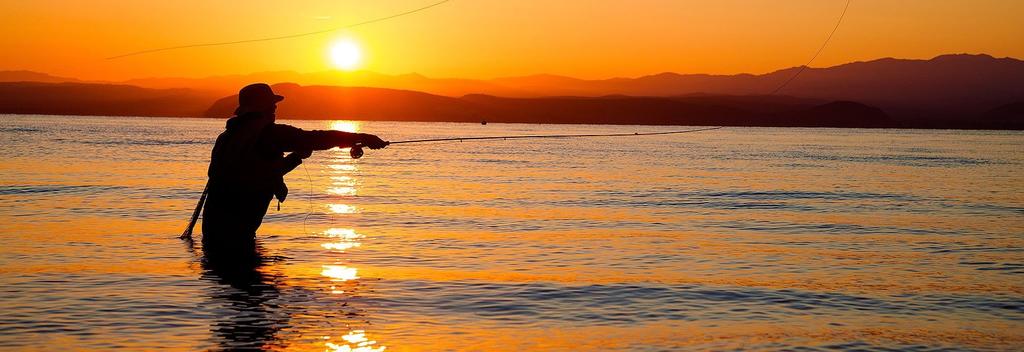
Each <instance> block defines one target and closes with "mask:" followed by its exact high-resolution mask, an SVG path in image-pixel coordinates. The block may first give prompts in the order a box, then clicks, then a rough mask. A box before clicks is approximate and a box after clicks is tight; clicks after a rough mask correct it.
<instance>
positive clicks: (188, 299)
mask: <svg viewBox="0 0 1024 352" xmlns="http://www.w3.org/2000/svg"><path fill="white" fill-rule="evenodd" d="M223 123H224V122H223V120H204V119H154V118H101V117H54V116H19V115H0V143H2V146H3V148H0V205H2V206H0V348H2V349H37V350H67V349H110V348H126V349H132V350H141V349H167V350H196V349H233V348H245V347H262V348H267V349H289V350H318V351H323V350H327V351H350V350H355V351H381V350H387V351H419V350H424V351H442V350H477V351H506V350H566V351H569V350H630V351H661V350H722V349H745V350H808V351H809V350H851V351H852V350H922V351H923V350H1021V349H1024V194H1022V190H1024V174H1022V171H1024V167H1022V166H1024V134H1022V133H1020V132H994V131H926V130H854V129H797V128H787V129H776V128H726V129H721V130H716V131H707V132H699V133H691V134H683V135H669V136H652V137H627V138H617V139H616V138H592V139H572V140H530V141H496V142H472V143H471V142H461V143H460V142H455V143H440V144H420V145H404V146H399V145H395V146H392V147H389V148H387V149H385V150H380V151H367V155H366V156H365V157H364V158H363V159H360V160H352V159H350V158H349V157H348V153H347V151H344V150H329V151H324V152H319V153H317V154H315V155H314V156H313V157H312V158H310V159H308V160H307V161H306V163H305V164H304V166H302V167H300V168H299V169H296V170H295V171H294V172H292V173H291V174H289V175H288V176H287V177H286V180H287V181H288V184H289V187H290V188H291V192H292V193H291V195H290V197H289V198H288V200H287V201H286V202H285V203H283V204H282V206H281V210H280V211H278V210H277V209H276V206H272V209H271V210H270V211H269V213H268V216H267V219H266V221H265V222H264V225H263V227H262V228H261V229H260V233H259V237H260V243H261V247H262V250H261V254H262V256H263V257H264V258H265V259H266V260H265V264H264V265H262V266H260V267H259V268H258V270H256V271H255V272H251V273H248V275H241V276H232V275H224V274H222V273H218V272H215V271H211V270H208V268H207V266H206V265H204V261H203V260H202V251H201V249H200V248H198V247H199V244H198V243H197V244H196V245H195V247H191V246H189V245H187V243H184V242H182V241H181V240H179V239H177V235H178V234H179V233H181V231H182V229H183V227H184V225H185V223H186V221H187V219H188V217H189V215H190V214H191V212H192V208H193V207H194V206H195V202H196V199H197V198H198V196H199V194H200V193H201V191H202V188H203V184H204V183H205V170H206V164H207V162H208V160H209V152H210V148H211V147H212V143H213V141H214V139H215V138H216V136H217V134H218V133H219V132H220V131H221V130H222V129H223ZM284 123H291V124H294V125H297V126H300V127H303V128H309V129H317V128H318V129H327V128H334V129H343V130H358V131H362V132H370V133H376V134H380V135H381V136H383V137H385V139H389V140H392V141H395V140H404V139H414V138H433V137H447V136H482V135H505V134H551V133H610V132H623V131H625V132H634V131H639V132H646V131H665V130H672V129H679V128H681V127H652V126H559V125H529V124H489V125H486V126H483V125H473V124H449V123H399V122H347V121H284ZM197 235H198V234H197Z"/></svg>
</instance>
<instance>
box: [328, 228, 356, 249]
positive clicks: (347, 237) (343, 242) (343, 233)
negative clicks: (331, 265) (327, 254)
mask: <svg viewBox="0 0 1024 352" xmlns="http://www.w3.org/2000/svg"><path fill="white" fill-rule="evenodd" d="M324 235H326V236H327V237H331V238H337V239H338V242H327V243H323V244H321V245H320V246H321V247H324V248H326V249H331V250H337V251H344V250H346V249H350V248H355V247H359V246H360V245H361V244H360V243H359V241H358V240H359V239H360V238H363V235H360V234H358V233H356V231H355V230H352V229H339V228H331V229H327V231H324Z"/></svg>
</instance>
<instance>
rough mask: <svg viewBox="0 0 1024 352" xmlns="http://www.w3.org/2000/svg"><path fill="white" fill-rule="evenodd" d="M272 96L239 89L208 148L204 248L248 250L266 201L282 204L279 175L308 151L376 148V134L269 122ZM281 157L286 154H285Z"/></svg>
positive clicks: (256, 87) (264, 88)
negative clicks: (232, 111) (232, 109)
mask: <svg viewBox="0 0 1024 352" xmlns="http://www.w3.org/2000/svg"><path fill="white" fill-rule="evenodd" d="M282 99H284V97H282V96H279V95H275V94H274V93H273V91H272V90H271V89H270V86H268V85H266V84H262V83H258V84H252V85H249V86H246V87H245V88H242V90H241V91H240V92H239V95H238V101H239V107H238V109H237V110H236V111H235V116H234V117H232V118H230V119H228V122H227V126H226V129H225V131H224V132H223V133H221V135H220V136H219V137H217V142H216V144H215V145H214V147H213V152H212V153H211V158H210V168H209V171H208V175H209V178H210V183H209V186H208V194H207V199H206V205H205V207H204V209H203V248H204V250H216V249H230V250H231V251H235V250H239V249H241V250H249V249H250V248H251V247H252V246H254V245H255V236H256V230H257V229H258V228H259V226H260V224H261V223H262V222H263V216H264V215H266V212H267V208H268V207H269V205H270V202H271V200H272V199H273V198H274V197H275V196H276V197H277V198H278V201H284V200H285V197H286V196H287V194H288V189H287V187H286V186H285V184H284V175H285V174H287V173H288V172H290V171H292V170H294V169H295V168H296V167H297V166H298V165H299V164H301V163H302V159H305V158H306V157H309V155H310V153H311V151H313V150H325V149H330V148H333V147H341V148H345V147H351V146H355V145H360V146H366V147H369V148H372V149H379V148H383V147H385V146H387V142H385V141H383V140H381V139H380V138H378V137H377V136H374V135H370V134H362V133H348V132H341V131H305V130H302V129H299V128H296V127H292V126H288V125H281V124H276V123H274V119H275V115H274V113H275V112H276V108H277V105H276V104H277V102H279V101H281V100H282ZM284 153H290V154H288V155H287V156H285V155H284Z"/></svg>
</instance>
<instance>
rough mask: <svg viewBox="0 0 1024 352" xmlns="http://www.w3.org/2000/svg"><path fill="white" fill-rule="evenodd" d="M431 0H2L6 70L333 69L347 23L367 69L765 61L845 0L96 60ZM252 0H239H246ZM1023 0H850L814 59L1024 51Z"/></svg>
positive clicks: (471, 1)
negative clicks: (334, 47) (334, 50)
mask: <svg viewBox="0 0 1024 352" xmlns="http://www.w3.org/2000/svg"><path fill="white" fill-rule="evenodd" d="M435 1H436V0H393V1H386V2H385V1H379V2H378V1H354V0H343V1H338V0H304V1H292V2H285V1H280V0H275V1H267V0H248V1H245V2H241V1H237V2H230V3H229V2H227V1H199V0H178V1H161V2H156V1H128V0H96V1H79V0H33V1H23V0H2V7H0V8H2V9H3V12H2V13H0V28H2V29H3V33H4V35H3V36H2V37H0V47H2V48H4V49H3V52H4V54H3V55H0V70H11V69H27V70H34V71H42V72H48V73H52V74H56V75H62V76H72V77H79V78H86V79H109V80H119V79H128V78H138V77H166V76H184V77H201V76H209V75H224V74H235V73H251V72H258V71H272V70H292V71H299V72H313V71H322V70H330V69H333V68H332V66H331V63H330V59H329V55H328V50H329V49H328V48H329V46H330V44H331V43H332V42H333V41H336V40H339V39H340V38H350V39H351V40H354V41H356V42H358V43H359V44H360V45H361V46H362V47H363V50H364V61H363V65H362V69H365V70H370V71H376V72H381V73H388V74H400V73H410V72H417V73H421V74H424V75H427V76H432V77H466V78H493V77H502V76H514V75H525V74H534V73H553V74H563V75H569V76H575V77H581V78H606V77H614V76H639V75H644V74H651V73H658V72H664V71H674V72H682V73H739V72H750V73H763V72H767V71H771V70H775V69H778V68H783V67H790V66H797V65H801V64H803V63H804V62H806V61H807V60H808V59H809V58H810V56H811V55H812V54H813V53H814V51H815V50H817V48H818V46H819V45H821V42H822V41H823V40H824V39H825V36H826V35H827V34H828V32H829V31H830V30H831V29H832V26H833V25H834V23H835V20H836V19H837V17H838V15H839V13H840V12H841V11H842V8H843V5H844V4H845V1H844V0H790V1H785V0H774V1H771V0H664V1H656V0H632V1H626V0H616V1H611V0H607V1H605V0H594V1H568V0H559V1H551V0H522V1H504V0H452V1H451V2H449V3H446V4H443V5H441V6H438V7H435V8H432V9H429V10H425V11H423V12H420V13H417V14H413V15H409V16H405V17H401V18H396V19H393V20H390V21H386V22H380V23H375V24H371V25H367V26H362V27H358V28H355V29H352V30H348V31H339V32H335V33H330V34H324V35H316V36H310V37H303V38H298V39H292V40H282V41H274V42H263V43H253V44H242V45H234V46H226V47H217V48H199V49H186V50H180V51H171V52H163V53H157V54H152V55H145V56H136V57H128V58H124V59H120V60H112V61H111V60H104V59H103V58H104V57H108V56H112V55H117V54H123V53H126V52H131V51H136V50H143V49H151V48H156V47H163V46H173V45H182V44H193V43H201V42H211V41H213V42H215V41H225V40H237V39H249V38H252V37H264V36H275V35H284V34H292V33H301V32H308V31H316V30H321V29H325V28H332V27H337V26H341V25H345V24H349V23H354V22H359V21H363V20H366V19H370V18H375V17H381V16H387V15H390V14H394V13H398V12H403V11H407V10H409V9H413V8H417V7H422V6H425V5H428V4H430V3H432V2H435ZM242 4H245V5H242ZM1022 13H1024V1H1019V0H973V1H968V0H962V1H952V0H901V1H891V0H853V3H852V5H850V9H849V12H848V13H847V15H846V19H845V20H844V22H843V26H842V27H841V28H840V29H839V31H838V32H837V33H836V35H835V37H834V38H833V39H832V42H831V43H830V45H829V47H828V48H827V49H826V50H825V51H824V52H823V53H822V54H821V56H820V57H819V58H818V59H817V60H816V61H815V62H814V64H813V65H812V66H829V65H834V64H839V63H845V62H849V61H855V60H870V59H875V58H879V57H900V58H930V57H933V56H935V55H939V54H944V53H963V52H966V53H987V54H991V55H993V56H997V57H1003V56H1011V57H1017V58H1024V39H1022V38H1024V26H1022V25H1020V14H1022Z"/></svg>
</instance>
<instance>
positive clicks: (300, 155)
mask: <svg viewBox="0 0 1024 352" xmlns="http://www.w3.org/2000/svg"><path fill="white" fill-rule="evenodd" d="M292 155H294V156H295V157H297V158H299V159H305V158H308V157H310V156H311V155H313V151H312V150H309V149H306V150H296V151H294V152H292Z"/></svg>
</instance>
